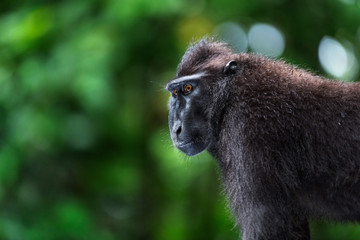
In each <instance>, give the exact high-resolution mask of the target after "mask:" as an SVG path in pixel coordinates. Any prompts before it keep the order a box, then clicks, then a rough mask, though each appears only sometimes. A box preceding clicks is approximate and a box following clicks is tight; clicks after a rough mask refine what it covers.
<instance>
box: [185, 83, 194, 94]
mask: <svg viewBox="0 0 360 240" xmlns="http://www.w3.org/2000/svg"><path fill="white" fill-rule="evenodd" d="M192 89H193V86H191V85H190V84H188V85H185V87H184V93H185V94H187V93H190V92H191V90H192Z"/></svg>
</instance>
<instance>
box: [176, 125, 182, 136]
mask: <svg viewBox="0 0 360 240" xmlns="http://www.w3.org/2000/svg"><path fill="white" fill-rule="evenodd" d="M180 133H181V126H180V127H178V129H177V130H176V135H180Z"/></svg>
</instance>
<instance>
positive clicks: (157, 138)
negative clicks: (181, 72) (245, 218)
mask: <svg viewBox="0 0 360 240" xmlns="http://www.w3.org/2000/svg"><path fill="white" fill-rule="evenodd" d="M213 34H216V35H217V36H219V38H221V39H225V40H227V41H229V42H231V43H233V44H234V46H235V48H236V49H237V50H238V51H250V52H258V53H260V54H265V55H269V56H272V57H276V58H282V59H284V60H286V61H287V62H290V63H293V64H296V65H298V66H300V67H304V68H306V69H309V70H311V71H313V72H315V73H317V74H321V75H326V76H329V77H333V78H336V79H339V80H343V81H356V80H357V79H358V71H359V64H358V59H359V57H360V1H359V0H328V1H326V0H323V1H321V0H317V1H315V0H267V1H265V0H252V1H250V0H229V1H223V0H209V1H206V0H199V1H196V0H195V1H194V0H183V1H181V0H179V1H177V0H103V1H102V0H88V1H85V0H83V1H74V0H63V1H60V0H52V1H49V0H48V1H45V0H28V1H20V0H1V2H0V123H1V124H0V144H1V145H0V147H1V150H0V239H6V240H38V239H39V240H40V239H46V240H52V239H89V240H91V239H94V240H95V239H96V240H115V239H120V240H130V239H131V240H133V239H134V240H136V239H145V240H147V239H151V240H152V239H154V240H167V239H170V240H183V239H184V240H185V239H189V240H195V239H208V240H209V239H216V240H230V239H238V234H239V233H238V231H237V230H236V228H233V224H234V223H233V220H232V218H231V216H230V214H229V211H228V210H227V208H226V201H225V198H224V195H223V193H222V190H221V182H220V176H219V174H218V171H217V166H216V163H215V161H214V160H213V159H212V158H211V157H210V156H209V155H208V154H207V153H204V154H201V155H200V156H197V157H194V158H187V157H185V156H184V155H183V154H182V153H180V152H179V151H177V150H174V149H173V147H172V144H171V140H170V137H169V133H168V128H167V106H166V105H167V100H168V97H169V93H167V92H166V91H164V90H163V86H164V84H165V83H166V82H167V81H168V80H169V79H171V78H173V77H174V75H175V72H176V66H177V64H178V62H179V60H180V58H181V56H182V54H183V53H184V51H185V49H186V46H187V45H188V44H189V42H190V41H191V40H194V39H199V38H201V37H202V36H204V35H213ZM312 235H313V237H314V239H330V240H335V239H339V240H340V239H342V240H343V239H354V240H355V239H356V240H359V239H360V226H359V225H351V224H337V225H335V224H330V223H323V222H317V221H314V222H312Z"/></svg>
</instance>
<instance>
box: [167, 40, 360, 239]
mask: <svg viewBox="0 0 360 240" xmlns="http://www.w3.org/2000/svg"><path fill="white" fill-rule="evenodd" d="M166 89H167V90H168V91H170V92H171V94H172V96H171V98H170V102H169V110H170V112H169V127H170V132H171V138H172V141H173V143H174V146H175V147H177V148H179V149H180V150H181V151H183V152H184V153H185V154H187V155H189V156H193V155H196V154H198V153H200V152H202V151H204V150H207V151H209V152H210V153H211V154H212V155H213V156H214V157H215V159H216V160H217V162H218V164H219V168H220V170H221V173H222V176H223V180H224V186H225V188H226V193H227V196H228V199H229V205H230V207H231V209H232V212H233V214H234V216H235V218H236V224H237V225H238V226H240V228H241V232H242V239H243V240H250V239H251V240H253V239H257V240H258V239H264V240H265V239H267V240H268V239H274V240H281V239H310V233H309V223H308V219H309V217H313V218H321V219H323V218H325V219H329V220H335V221H350V222H359V221H360V84H359V83H343V82H339V81H334V80H328V79H325V78H322V77H318V76H314V75H312V74H311V73H309V72H307V71H304V70H302V69H299V68H296V67H293V66H290V65H287V64H285V63H284V62H281V61H275V60H271V59H267V58H264V57H261V56H257V55H252V54H246V53H243V54H236V53H234V52H233V51H232V50H231V48H230V47H229V46H227V44H225V43H221V42H217V41H214V40H211V39H203V40H201V41H200V42H198V43H196V44H194V45H191V46H190V47H189V49H188V50H187V51H186V53H185V55H184V56H183V58H182V61H181V62H180V64H179V66H178V70H177V75H176V78H175V79H173V80H171V81H170V82H169V83H168V84H167V85H166Z"/></svg>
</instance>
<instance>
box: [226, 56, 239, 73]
mask: <svg viewBox="0 0 360 240" xmlns="http://www.w3.org/2000/svg"><path fill="white" fill-rule="evenodd" d="M238 68H239V67H238V65H237V62H236V61H235V60H231V61H230V62H228V63H227V64H226V65H225V67H224V73H225V74H227V75H229V74H234V73H235V72H236V70H237V69H238Z"/></svg>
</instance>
